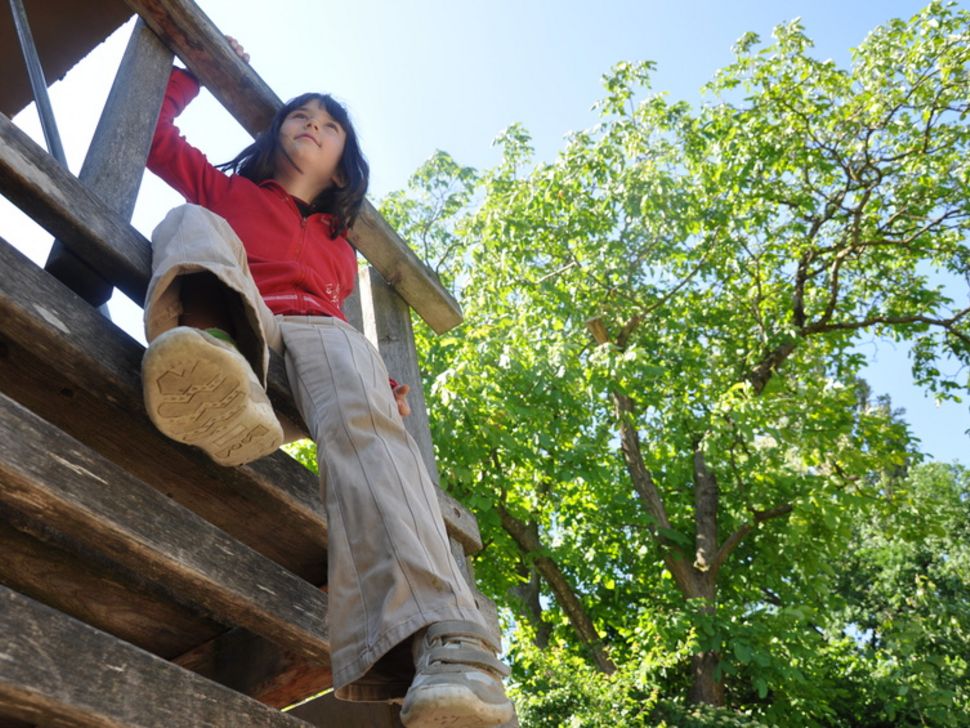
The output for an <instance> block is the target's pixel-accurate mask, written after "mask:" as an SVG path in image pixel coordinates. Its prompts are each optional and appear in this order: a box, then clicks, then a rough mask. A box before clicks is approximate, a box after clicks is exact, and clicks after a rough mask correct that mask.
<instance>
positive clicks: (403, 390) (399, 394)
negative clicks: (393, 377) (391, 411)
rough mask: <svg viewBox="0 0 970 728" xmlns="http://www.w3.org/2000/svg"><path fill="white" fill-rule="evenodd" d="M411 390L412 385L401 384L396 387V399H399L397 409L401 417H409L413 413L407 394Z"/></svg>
mask: <svg viewBox="0 0 970 728" xmlns="http://www.w3.org/2000/svg"><path fill="white" fill-rule="evenodd" d="M410 391H411V387H409V386H408V385H407V384H399V385H397V387H396V388H395V389H394V399H396V400H397V411H398V414H400V415H401V417H407V416H408V415H409V414H411V405H409V404H408V400H407V396H408V392H410Z"/></svg>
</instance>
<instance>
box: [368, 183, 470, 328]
mask: <svg viewBox="0 0 970 728" xmlns="http://www.w3.org/2000/svg"><path fill="white" fill-rule="evenodd" d="M349 237H350V242H351V243H353V244H354V247H356V248H357V249H358V250H359V251H360V252H361V253H362V254H363V256H364V257H365V258H367V260H368V261H369V262H370V263H371V265H373V266H374V267H375V268H376V269H377V271H378V272H379V273H380V274H381V276H383V278H384V280H385V281H387V283H388V284H389V285H390V286H391V287H392V288H393V289H394V290H395V291H396V292H397V294H398V295H399V296H400V297H401V298H403V299H404V300H405V301H406V302H407V304H408V305H409V306H410V307H411V308H413V309H414V310H415V311H416V312H417V314H418V315H419V316H420V317H421V318H422V319H424V321H425V322H426V323H427V324H428V326H430V327H431V328H432V330H433V331H435V332H436V333H438V334H443V333H445V332H446V331H449V330H451V329H453V328H455V327H456V326H457V325H458V324H460V323H461V322H462V313H461V305H459V303H458V301H456V300H455V297H454V296H452V295H451V293H449V292H448V290H447V289H446V288H445V287H444V286H442V285H441V281H440V280H438V276H436V275H435V274H434V272H433V271H432V270H431V269H430V268H429V267H428V266H427V265H425V264H424V262H423V261H422V260H420V259H419V258H418V256H417V255H415V254H414V251H412V250H411V248H410V247H408V245H407V244H406V243H405V242H404V241H403V240H401V238H400V237H399V236H398V234H397V233H396V232H395V231H394V229H393V228H392V227H391V226H390V225H388V224H387V221H386V220H385V219H384V218H383V217H381V214H380V213H379V212H378V211H377V210H376V209H374V206H373V205H372V204H371V203H370V202H368V201H367V200H365V201H364V206H363V207H362V208H361V211H360V217H359V218H358V219H357V222H356V223H355V224H354V227H353V228H352V229H351V231H350V236H349Z"/></svg>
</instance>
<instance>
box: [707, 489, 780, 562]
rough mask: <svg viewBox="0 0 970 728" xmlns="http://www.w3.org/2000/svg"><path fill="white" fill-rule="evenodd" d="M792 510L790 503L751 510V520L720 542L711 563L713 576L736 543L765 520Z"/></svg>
mask: <svg viewBox="0 0 970 728" xmlns="http://www.w3.org/2000/svg"><path fill="white" fill-rule="evenodd" d="M791 511H792V505H791V503H782V504H781V505H777V506H775V507H774V508H769V509H768V510H766V511H757V510H752V511H751V515H752V520H751V521H750V522H748V523H745V524H744V525H743V526H741V527H740V528H739V529H738V530H737V531H735V532H734V533H732V534H731V535H730V536H728V537H727V539H726V540H725V541H724V543H722V544H721V548H719V549H718V550H717V554H716V555H715V556H714V561H713V563H712V564H711V573H712V575H713V576H715V577H716V576H717V572H718V571H719V570H720V568H721V566H723V565H724V562H725V561H727V557H728V556H730V555H731V552H732V551H734V549H736V548H737V547H738V544H739V543H741V541H742V540H743V539H744V537H745V536H747V535H748V534H749V533H751V532H752V531H753V530H754V529H755V528H757V527H758V525H759V524H761V523H764V522H765V521H768V520H771V519H772V518H780V517H781V516H785V515H788V514H789V513H791Z"/></svg>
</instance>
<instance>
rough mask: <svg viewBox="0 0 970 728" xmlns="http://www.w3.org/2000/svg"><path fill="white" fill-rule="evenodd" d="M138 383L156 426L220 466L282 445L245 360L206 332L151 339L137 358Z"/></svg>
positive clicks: (181, 331) (178, 331)
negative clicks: (140, 379)
mask: <svg viewBox="0 0 970 728" xmlns="http://www.w3.org/2000/svg"><path fill="white" fill-rule="evenodd" d="M142 387H143V390H144V395H145V407H146V409H147V410H148V416H149V417H150V418H151V420H152V422H154V423H155V426H156V427H157V428H158V429H159V430H161V431H162V432H163V433H164V434H166V435H168V436H169V437H171V438H172V439H173V440H178V441H179V442H184V443H186V444H188V445H195V446H196V447H200V448H202V449H203V450H204V451H205V452H206V453H207V454H208V455H209V457H211V458H212V459H213V460H215V461H216V462H217V463H219V464H220V465H226V466H233V465H241V464H243V463H248V462H251V461H253V460H257V459H258V458H261V457H264V456H266V455H269V454H270V453H272V452H273V451H275V450H276V449H277V448H279V446H280V445H281V444H282V443H283V429H282V428H281V427H280V423H279V421H278V420H277V419H276V415H274V414H273V406H272V405H271V404H270V401H269V398H268V397H267V396H266V392H264V391H263V388H262V387H261V386H260V384H259V380H257V379H256V375H255V374H254V373H253V369H252V367H251V366H249V362H247V361H246V359H245V358H244V357H243V355H242V354H240V353H239V351H238V350H237V349H236V347H235V346H233V345H232V343H230V342H228V341H223V340H221V339H219V338H216V337H215V336H213V335H212V334H210V333H208V332H206V331H202V330H200V329H195V328H191V327H188V326H179V327H177V328H174V329H170V330H169V331H166V332H165V333H163V334H162V335H160V336H159V337H158V338H157V339H155V340H154V341H152V343H151V344H150V345H149V347H148V350H147V351H146V352H145V357H144V359H143V360H142Z"/></svg>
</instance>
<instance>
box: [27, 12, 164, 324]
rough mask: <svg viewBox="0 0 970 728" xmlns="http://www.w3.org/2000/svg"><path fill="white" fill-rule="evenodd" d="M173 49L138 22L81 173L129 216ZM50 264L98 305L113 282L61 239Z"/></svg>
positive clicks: (85, 182)
mask: <svg viewBox="0 0 970 728" xmlns="http://www.w3.org/2000/svg"><path fill="white" fill-rule="evenodd" d="M171 63H172V52H171V51H170V50H168V49H167V48H166V47H165V46H164V45H163V44H162V42H161V41H160V40H159V39H158V37H157V36H156V35H155V34H154V33H153V32H152V31H151V30H150V29H149V28H148V27H147V26H146V25H145V23H144V22H143V21H142V20H139V21H138V22H137V23H135V27H134V28H133V29H132V32H131V38H130V40H129V41H128V47H127V48H126V49H125V55H124V57H123V58H122V59H121V66H120V67H119V69H118V73H117V75H116V76H115V80H114V83H113V84H112V86H111V91H110V93H109V94H108V100H107V102H106V103H105V106H104V110H103V111H102V112H101V119H100V121H98V126H97V128H96V129H95V131H94V137H93V138H92V140H91V146H90V147H89V148H88V153H87V155H86V157H85V159H84V164H83V165H82V166H81V171H80V173H79V174H78V179H79V180H80V181H81V183H82V184H83V185H85V186H86V187H87V188H88V189H89V190H91V191H92V192H94V194H96V195H97V196H98V197H100V198H101V200H102V201H103V202H104V203H105V204H106V205H107V206H108V207H109V208H111V209H112V210H114V211H115V212H117V213H118V215H119V216H120V217H121V218H122V219H123V220H131V213H132V211H133V210H134V209H135V200H136V199H137V197H138V188H139V187H140V186H141V179H142V176H143V175H144V172H145V160H146V159H148V150H149V147H151V142H152V134H153V133H154V131H155V122H156V120H157V119H158V111H159V109H160V108H161V105H162V96H163V94H164V92H165V84H166V83H167V81H168V66H170V65H171ZM45 269H46V270H47V271H48V272H49V273H51V274H52V275H53V276H55V277H56V278H57V279H58V280H61V281H64V283H65V284H66V285H67V286H68V287H69V288H71V290H73V291H75V292H77V293H78V295H80V296H81V297H82V298H83V299H84V300H86V301H87V302H88V303H90V304H91V305H93V306H100V305H102V304H103V303H105V302H106V301H107V300H108V299H109V298H110V297H111V288H112V287H111V284H110V283H108V282H107V281H105V280H104V278H102V277H101V276H100V275H99V274H97V273H96V272H95V271H94V270H93V269H92V268H91V267H90V266H88V265H87V264H86V263H84V262H83V261H81V260H80V259H79V258H77V256H75V255H74V254H73V253H71V251H70V250H69V249H68V248H66V247H65V246H64V245H63V243H61V241H59V240H55V241H54V246H53V247H52V248H51V252H50V256H49V257H48V259H47V265H46V266H45Z"/></svg>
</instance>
